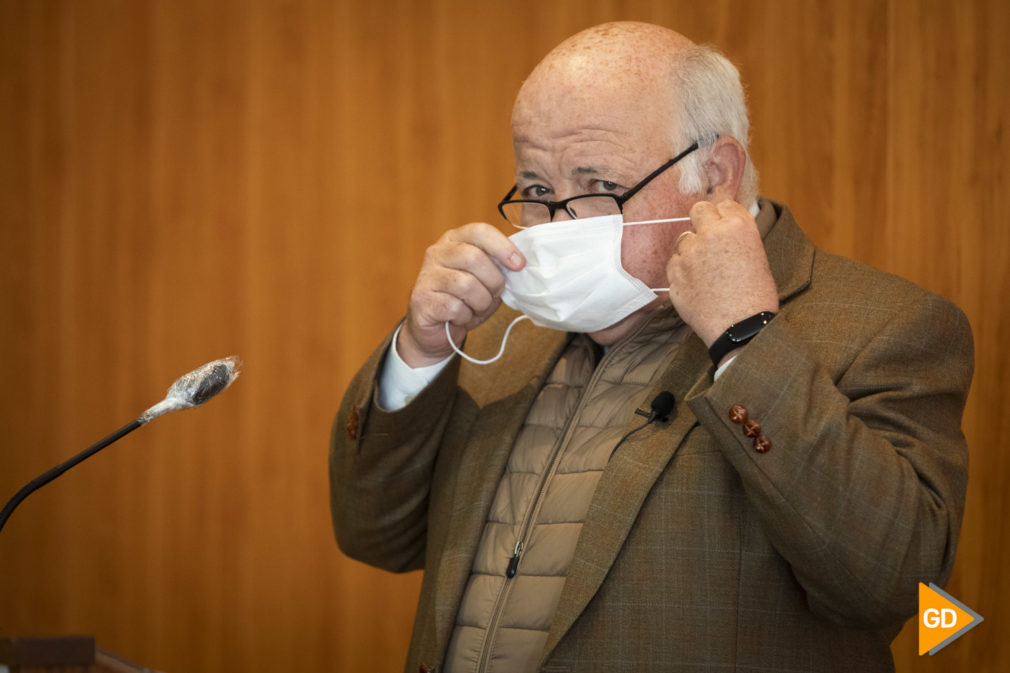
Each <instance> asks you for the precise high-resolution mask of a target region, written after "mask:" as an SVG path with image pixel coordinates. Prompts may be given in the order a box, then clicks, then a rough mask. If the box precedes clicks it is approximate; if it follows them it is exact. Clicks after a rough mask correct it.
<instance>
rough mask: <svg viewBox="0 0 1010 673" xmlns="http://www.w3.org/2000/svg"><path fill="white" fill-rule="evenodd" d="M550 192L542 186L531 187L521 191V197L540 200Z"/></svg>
mask: <svg viewBox="0 0 1010 673" xmlns="http://www.w3.org/2000/svg"><path fill="white" fill-rule="evenodd" d="M550 191H551V190H549V189H547V188H546V187H544V186H543V185H531V186H530V187H526V188H525V189H523V197H524V198H527V199H541V198H543V197H544V196H546V195H547V194H549V193H550Z"/></svg>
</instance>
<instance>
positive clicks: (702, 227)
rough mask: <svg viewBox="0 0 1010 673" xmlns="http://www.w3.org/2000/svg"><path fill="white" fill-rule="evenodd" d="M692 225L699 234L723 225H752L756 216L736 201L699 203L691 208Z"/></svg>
mask: <svg viewBox="0 0 1010 673" xmlns="http://www.w3.org/2000/svg"><path fill="white" fill-rule="evenodd" d="M690 215H691V224H692V226H693V227H694V230H695V231H696V232H698V233H699V234H700V233H702V232H704V231H706V230H708V229H711V228H712V227H713V226H717V225H719V224H720V223H721V224H722V225H724V226H725V225H731V226H739V225H748V224H749V225H752V226H756V224H755V223H754V216H753V215H751V214H750V211H749V210H747V209H746V208H744V207H743V206H742V205H741V204H739V203H737V202H736V201H728V200H727V201H721V202H719V203H718V204H714V203H712V202H711V201H698V202H697V203H695V204H694V205H693V206H692V207H691V212H690Z"/></svg>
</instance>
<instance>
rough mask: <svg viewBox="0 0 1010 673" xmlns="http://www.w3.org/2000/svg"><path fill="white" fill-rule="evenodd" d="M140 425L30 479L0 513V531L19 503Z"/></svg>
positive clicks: (126, 428)
mask: <svg viewBox="0 0 1010 673" xmlns="http://www.w3.org/2000/svg"><path fill="white" fill-rule="evenodd" d="M141 425H143V423H142V422H141V420H140V419H139V418H138V419H137V420H135V421H132V422H131V423H128V424H126V425H124V426H123V427H121V428H120V429H118V430H116V431H115V432H113V433H112V434H111V435H109V436H108V437H106V438H105V439H102V440H100V441H98V442H96V443H95V444H92V445H91V446H89V447H88V448H86V449H84V450H83V451H81V452H80V453H78V454H77V455H76V456H74V457H73V458H71V459H70V460H68V461H65V462H63V463H60V464H59V465H57V466H56V467H54V468H52V469H51V470H48V471H46V472H44V473H43V474H40V475H39V476H37V477H35V478H34V479H32V480H31V481H30V482H28V483H27V484H25V485H24V487H23V488H22V489H21V490H20V491H18V492H17V493H15V494H14V497H13V498H11V499H10V500H8V501H7V504H6V505H4V508H3V511H2V512H0V530H3V527H4V524H5V523H7V519H9V518H10V515H11V513H12V512H13V511H14V508H15V507H17V506H18V505H19V504H21V501H22V500H24V499H25V498H27V497H28V496H29V495H31V494H32V493H33V492H34V491H36V490H38V489H40V488H42V487H43V486H45V485H46V484H48V483H49V482H51V481H52V480H53V479H55V478H56V477H58V476H60V475H61V474H63V473H64V472H66V471H67V470H69V469H70V468H72V467H73V466H74V465H77V464H78V463H81V462H83V461H85V460H87V459H88V458H90V457H91V456H93V455H95V454H96V453H98V452H99V451H101V450H102V449H104V448H105V447H107V446H108V445H109V444H112V443H113V442H115V441H116V440H118V439H121V438H123V437H124V436H126V435H128V434H130V433H131V432H133V431H134V430H136V429H137V428H139V427H140V426H141Z"/></svg>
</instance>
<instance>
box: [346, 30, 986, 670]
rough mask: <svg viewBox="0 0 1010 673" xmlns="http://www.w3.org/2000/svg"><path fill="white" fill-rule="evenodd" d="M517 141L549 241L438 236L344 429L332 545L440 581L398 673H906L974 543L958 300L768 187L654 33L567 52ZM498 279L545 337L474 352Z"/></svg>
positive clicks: (716, 63)
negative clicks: (868, 255)
mask: <svg viewBox="0 0 1010 673" xmlns="http://www.w3.org/2000/svg"><path fill="white" fill-rule="evenodd" d="M512 128H513V139H514V146H515V155H516V177H515V188H514V189H513V190H511V191H510V193H509V195H508V197H506V201H505V202H504V203H503V204H502V206H501V210H502V212H503V214H505V215H506V216H507V217H508V218H509V219H510V221H513V222H514V223H515V224H518V225H519V226H524V227H528V228H527V229H524V230H523V232H522V233H521V234H519V235H517V236H514V237H512V238H509V237H506V236H505V235H503V234H501V233H500V232H499V231H498V230H497V229H495V228H494V227H492V226H490V225H489V224H480V223H478V224H469V225H466V226H464V227H461V228H458V229H453V230H451V231H449V232H447V233H446V234H445V235H444V236H442V238H441V239H440V240H439V241H438V242H437V243H435V244H434V245H433V246H432V247H431V248H429V250H428V253H427V255H426V257H425V260H424V262H423V264H422V267H421V269H420V272H419V273H418V277H417V281H416V284H415V286H414V290H413V292H412V294H411V298H410V304H409V306H408V308H407V314H406V317H405V318H404V320H403V322H402V323H401V325H400V326H399V327H398V328H397V330H396V331H395V332H394V334H393V335H391V336H390V338H388V339H387V340H386V342H385V343H384V344H382V345H381V346H380V348H379V349H378V350H377V351H376V352H375V353H374V354H373V356H372V357H371V358H370V360H369V361H368V362H367V363H366V364H365V366H364V367H363V369H362V370H361V371H360V372H359V374H358V376H357V377H356V378H355V380H354V381H353V382H352V384H351V386H350V387H349V389H348V391H347V393H346V395H345V398H344V402H343V405H342V406H341V409H340V411H339V413H338V416H337V420H336V424H335V426H334V432H333V444H332V449H331V479H332V509H333V517H334V525H335V529H336V533H337V539H338V542H339V544H340V546H341V548H342V549H343V550H344V551H345V552H346V553H348V554H349V555H350V556H352V557H355V558H358V559H361V560H363V561H365V562H367V563H371V564H374V565H376V566H379V567H382V568H386V569H389V570H393V571H406V570H411V569H418V568H423V569H424V570H425V576H424V583H423V586H422V590H421V597H420V601H419V606H418V613H417V618H416V623H415V627H414V635H413V639H412V642H411V648H410V653H409V658H408V662H407V666H406V670H409V671H416V670H418V667H420V670H437V671H451V672H453V673H455V672H457V671H534V670H543V671H655V670H677V671H701V670H706V671H707V670H711V671H715V670H719V671H722V670H729V669H733V670H753V671H884V670H892V669H893V663H892V661H891V656H890V650H889V643H890V641H891V640H892V639H893V637H894V636H895V635H896V634H897V632H898V631H899V630H900V627H901V624H902V622H903V621H904V620H905V619H907V618H908V617H909V616H911V615H912V614H914V612H915V610H916V590H917V583H918V582H920V581H922V582H930V581H932V582H937V583H939V584H943V583H944V582H945V581H946V580H947V578H948V577H949V573H950V570H951V566H952V564H953V560H954V551H955V547H956V541H957V533H958V529H959V526H960V520H961V515H962V511H963V506H964V493H965V480H966V473H967V452H966V447H965V445H964V440H963V436H962V434H961V431H960V420H961V413H962V410H963V406H964V401H965V396H966V394H967V389H968V386H969V384H970V379H971V370H972V353H971V335H970V331H969V328H968V325H967V323H966V320H965V318H964V316H963V315H962V314H961V312H960V311H958V310H957V309H956V308H955V307H954V306H953V305H951V304H950V303H949V302H947V301H946V300H943V299H941V298H939V297H937V296H935V295H932V294H929V293H927V292H926V291H924V290H921V289H919V288H917V287H915V286H913V285H911V284H910V283H907V282H905V281H902V280H900V279H898V278H895V277H893V276H890V275H887V274H883V273H881V272H878V271H874V270H871V269H869V268H867V267H865V266H862V265H859V264H857V263H855V262H851V261H848V260H844V259H841V258H838V257H835V256H832V255H829V254H826V253H824V252H822V251H820V250H817V249H816V248H815V247H814V246H813V245H812V244H811V243H810V241H809V240H808V239H807V238H806V237H805V236H804V235H803V233H802V232H801V231H800V230H799V228H798V227H797V226H796V224H795V222H794V221H793V219H792V216H791V215H790V213H789V211H788V210H787V209H786V208H785V207H784V206H782V205H780V204H776V203H774V202H771V201H768V200H765V199H758V198H757V179H756V172H755V171H754V169H753V167H752V166H751V163H750V159H749V157H748V154H747V133H748V124H747V118H746V109H745V106H744V102H743V93H742V89H741V87H740V84H739V80H738V75H737V73H736V70H735V69H734V68H733V67H732V65H730V64H729V63H728V62H727V61H726V60H725V59H724V58H722V57H721V56H719V55H718V54H716V53H715V52H713V51H712V50H709V49H704V48H699V47H696V46H695V45H693V44H692V43H691V42H690V41H689V40H687V39H686V38H684V37H683V36H681V35H678V34H676V33H674V32H672V31H669V30H667V29H665V28H660V27H658V26H651V25H646V24H638V23H616V24H606V25H603V26H598V27H595V28H591V29H589V30H587V31H584V32H582V33H580V34H578V35H575V36H574V37H572V38H570V39H569V40H567V41H565V42H564V43H562V44H561V45H560V46H558V47H557V48H556V49H555V50H554V51H553V52H551V53H550V54H549V55H548V56H547V57H546V58H545V59H544V60H543V62H541V63H540V64H539V65H538V66H537V68H536V69H535V70H534V71H533V73H532V74H531V75H530V77H529V79H528V80H527V81H526V82H525V83H524V84H523V86H522V88H521V90H520V92H519V95H518V97H517V99H516V102H515V107H514V110H513V118H512ZM615 213H619V214H617V215H616V216H610V217H607V215H614V214H615ZM681 218H683V219H681ZM688 218H689V219H688ZM615 232H616V235H615ZM608 237H609V238H608ZM583 239H585V240H583ZM587 240H588V241H591V242H590V243H588V244H587V243H586V241H587ZM552 246H553V247H552ZM608 246H609V247H608ZM601 250H602V251H603V253H602V254H601V253H600V251H601ZM611 250H613V254H612V255H610V258H612V259H610V261H609V262H608V260H607V258H608V255H607V254H606V253H607V252H609V251H611ZM618 258H619V261H620V265H619V266H618V264H617V259H618ZM558 269H562V271H558ZM531 278H532V280H531ZM524 283H525V284H527V285H530V286H531V287H541V285H542V290H543V291H542V292H539V294H538V292H537V291H535V290H529V291H527V290H524V289H523V288H524ZM666 288H669V290H668V291H667V290H666ZM503 296H505V297H506V298H507V299H509V303H510V305H512V306H515V307H518V308H519V309H520V310H521V311H523V312H525V313H527V314H529V316H530V317H531V318H532V320H533V321H534V322H536V323H537V325H549V326H550V327H553V328H554V329H548V328H544V327H539V326H534V325H530V324H520V325H518V326H517V327H516V328H515V330H514V331H511V333H510V334H509V335H508V337H507V338H508V341H507V343H506V344H505V345H504V351H503V353H502V355H501V357H500V358H499V359H497V360H496V361H494V362H491V363H490V364H477V363H475V362H470V361H463V362H461V360H460V358H458V357H456V356H454V355H453V351H454V344H459V343H461V342H463V341H464V339H465V342H466V343H465V346H466V348H465V350H466V351H467V356H468V357H469V358H481V357H483V358H487V357H489V356H491V355H493V354H494V352H495V349H496V348H497V347H498V345H499V344H500V343H501V342H502V340H503V337H505V336H506V334H505V333H506V330H505V325H506V323H507V322H509V321H510V320H512V319H513V318H514V317H515V316H516V315H518V314H517V313H516V312H514V311H511V310H509V309H507V308H503V307H501V303H502V297H503ZM601 306H605V307H606V309H605V310H603V309H600V308H599V307H601ZM450 338H451V340H452V342H450ZM492 359H493V358H492ZM664 391H665V392H666V393H672V395H673V399H674V400H675V402H674V403H673V404H672V405H667V404H666V403H664V402H663V401H661V400H662V399H663V398H664V396H663V395H660V394H661V393H663V392H664ZM667 399H668V398H667ZM650 402H651V403H652V406H653V410H652V411H650ZM671 406H672V408H670V407H671ZM640 415H645V416H647V417H648V419H643V418H640ZM646 420H649V421H651V422H650V423H648V424H645V421H646Z"/></svg>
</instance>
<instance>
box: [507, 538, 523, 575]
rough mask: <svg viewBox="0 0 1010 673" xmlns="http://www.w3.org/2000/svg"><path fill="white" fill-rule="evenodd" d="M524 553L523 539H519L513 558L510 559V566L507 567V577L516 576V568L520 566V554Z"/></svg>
mask: <svg viewBox="0 0 1010 673" xmlns="http://www.w3.org/2000/svg"><path fill="white" fill-rule="evenodd" d="M522 553H523V541H522V540H519V541H518V542H516V548H515V551H514V552H512V558H511V559H509V567H508V568H506V569H505V577H508V578H510V579H511V578H512V577H515V576H516V570H517V569H518V568H519V556H520V554H522Z"/></svg>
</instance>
